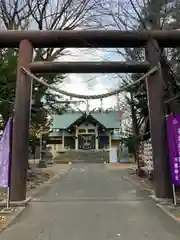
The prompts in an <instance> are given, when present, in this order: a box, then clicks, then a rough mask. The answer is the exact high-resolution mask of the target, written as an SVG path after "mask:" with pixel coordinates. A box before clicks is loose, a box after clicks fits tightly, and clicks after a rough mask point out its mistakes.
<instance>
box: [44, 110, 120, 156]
mask: <svg viewBox="0 0 180 240" xmlns="http://www.w3.org/2000/svg"><path fill="white" fill-rule="evenodd" d="M120 133H121V120H120V118H119V114H118V112H116V111H105V112H100V111H96V112H90V113H88V114H87V113H86V112H84V113H82V112H80V111H78V112H77V111H74V112H73V111H71V112H66V113H64V114H62V115H55V116H54V117H53V125H52V132H51V133H50V134H49V138H48V145H50V146H51V148H52V151H57V152H58V151H60V150H62V149H69V150H76V151H78V150H97V151H98V150H102V149H109V148H110V147H111V146H112V145H119V143H120V141H121V135H120Z"/></svg>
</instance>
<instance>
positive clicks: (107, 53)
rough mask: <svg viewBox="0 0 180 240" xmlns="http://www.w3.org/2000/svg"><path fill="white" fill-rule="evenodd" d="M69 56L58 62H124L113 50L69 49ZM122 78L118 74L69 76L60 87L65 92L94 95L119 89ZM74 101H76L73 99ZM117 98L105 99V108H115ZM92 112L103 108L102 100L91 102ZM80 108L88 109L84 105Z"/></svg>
mask: <svg viewBox="0 0 180 240" xmlns="http://www.w3.org/2000/svg"><path fill="white" fill-rule="evenodd" d="M67 51H68V52H69V54H67V55H66V56H63V57H61V58H60V59H57V61H122V57H121V56H120V55H119V54H116V53H115V50H112V49H68V50H67ZM119 84H120V78H119V76H118V75H117V74H68V75H67V77H66V78H65V80H64V83H63V84H62V85H60V86H59V87H61V88H62V89H63V90H66V91H68V92H71V93H77V94H84V95H94V94H102V93H106V92H109V91H110V90H114V89H117V88H118V87H119ZM73 100H74V99H73ZM116 104H117V96H112V97H108V98H105V99H103V108H105V109H107V108H110V107H114V106H115V105H116ZM89 105H90V110H92V109H94V108H99V107H100V106H101V101H100V99H98V100H90V101H89ZM79 108H80V109H82V110H84V109H86V104H84V103H82V104H80V105H79Z"/></svg>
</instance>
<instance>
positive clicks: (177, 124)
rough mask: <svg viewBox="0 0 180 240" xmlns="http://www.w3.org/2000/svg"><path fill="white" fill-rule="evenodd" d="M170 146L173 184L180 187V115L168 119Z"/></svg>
mask: <svg viewBox="0 0 180 240" xmlns="http://www.w3.org/2000/svg"><path fill="white" fill-rule="evenodd" d="M167 131H168V146H169V158H170V168H171V176H172V184H174V185H176V186H179V185H180V115H170V116H168V119H167Z"/></svg>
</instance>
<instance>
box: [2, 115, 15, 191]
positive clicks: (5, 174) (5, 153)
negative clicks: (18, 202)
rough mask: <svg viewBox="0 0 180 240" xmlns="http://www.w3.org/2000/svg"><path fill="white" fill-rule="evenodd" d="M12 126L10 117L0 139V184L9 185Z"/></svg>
mask: <svg viewBox="0 0 180 240" xmlns="http://www.w3.org/2000/svg"><path fill="white" fill-rule="evenodd" d="M11 126H12V119H10V120H9V121H8V122H7V124H6V127H5V129H4V132H3V135H2V137H1V139H0V186H1V187H8V186H9V169H10V155H11V144H10V143H11Z"/></svg>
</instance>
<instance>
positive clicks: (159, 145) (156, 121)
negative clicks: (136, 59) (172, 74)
mask: <svg viewBox="0 0 180 240" xmlns="http://www.w3.org/2000/svg"><path fill="white" fill-rule="evenodd" d="M146 56H147V60H148V61H149V63H150V65H151V68H152V67H154V66H157V65H158V64H159V66H160V63H159V58H160V50H159V47H158V44H157V42H156V41H154V40H150V41H149V42H148V43H147V49H146ZM146 87H147V95H148V107H149V119H150V129H151V138H152V149H153V161H154V174H155V186H156V196H157V197H159V198H168V197H170V196H172V186H171V178H170V166H169V156H168V144H167V133H166V132H167V130H166V122H165V116H164V82H163V78H162V74H161V68H159V70H158V71H156V72H155V73H154V74H153V75H151V76H149V77H148V79H147V80H146Z"/></svg>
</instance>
